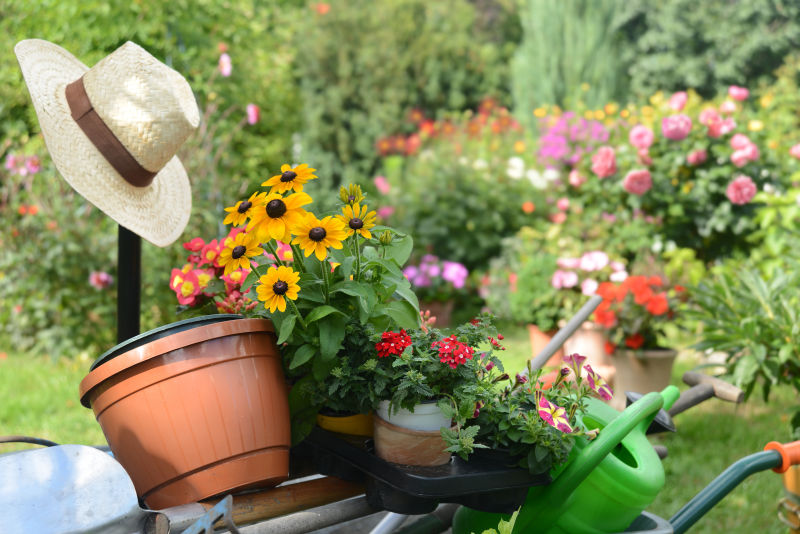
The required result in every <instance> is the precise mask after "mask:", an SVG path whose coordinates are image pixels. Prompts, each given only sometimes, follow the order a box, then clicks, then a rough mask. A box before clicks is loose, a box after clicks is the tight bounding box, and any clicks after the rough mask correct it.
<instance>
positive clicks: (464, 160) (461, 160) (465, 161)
mask: <svg viewBox="0 0 800 534" xmlns="http://www.w3.org/2000/svg"><path fill="white" fill-rule="evenodd" d="M458 164H459V165H464V166H465V167H466V166H467V165H469V160H468V159H467V158H466V157H464V156H461V157H460V158H458Z"/></svg>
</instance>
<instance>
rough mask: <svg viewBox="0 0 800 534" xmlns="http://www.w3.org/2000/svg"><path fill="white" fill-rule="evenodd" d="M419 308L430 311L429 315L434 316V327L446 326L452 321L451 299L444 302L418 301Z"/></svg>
mask: <svg viewBox="0 0 800 534" xmlns="http://www.w3.org/2000/svg"><path fill="white" fill-rule="evenodd" d="M419 309H420V311H422V312H425V311H426V310H428V311H430V312H431V317H436V322H435V323H434V326H435V327H436V328H447V327H448V326H450V324H451V323H452V316H453V301H452V300H446V301H444V302H442V301H439V300H432V301H429V302H420V303H419Z"/></svg>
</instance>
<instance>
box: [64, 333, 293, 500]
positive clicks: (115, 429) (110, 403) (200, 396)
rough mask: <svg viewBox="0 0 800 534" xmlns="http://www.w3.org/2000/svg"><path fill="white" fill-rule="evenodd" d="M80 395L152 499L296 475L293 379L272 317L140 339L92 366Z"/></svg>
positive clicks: (196, 496) (206, 493)
mask: <svg viewBox="0 0 800 534" xmlns="http://www.w3.org/2000/svg"><path fill="white" fill-rule="evenodd" d="M80 395H81V403H82V404H83V405H84V406H87V407H89V406H91V408H92V410H94V413H95V417H96V418H97V421H98V423H100V426H101V428H102V429H103V433H104V434H105V436H106V439H107V440H108V444H109V446H110V447H111V450H112V452H113V453H114V457H115V458H116V459H117V460H118V461H119V462H120V463H121V464H122V466H123V467H124V468H125V470H126V471H127V472H128V474H129V475H130V477H131V479H132V480H133V484H134V486H135V487H136V492H137V495H139V497H141V498H142V499H144V501H145V502H146V503H147V505H148V506H149V507H151V508H154V509H161V508H167V507H170V506H176V505H180V504H186V503H190V502H196V501H198V500H201V499H205V498H208V497H212V496H214V495H217V494H220V493H226V492H232V491H236V490H241V489H245V488H251V487H270V486H274V485H276V484H278V483H280V482H281V481H283V480H285V479H286V478H287V477H288V473H289V445H290V443H291V436H290V428H289V407H288V399H287V393H286V384H285V382H284V378H283V371H282V368H281V359H280V355H279V354H278V350H277V347H276V344H275V333H274V328H273V326H272V323H271V322H269V321H267V320H264V319H239V320H229V321H225V322H220V323H215V324H211V325H206V326H200V327H197V328H193V329H191V330H186V331H182V332H178V333H175V334H172V335H169V336H166V337H163V338H161V339H157V340H155V341H152V342H150V343H146V344H144V345H141V346H138V347H136V348H133V349H131V350H129V351H128V352H125V353H123V354H120V355H118V356H116V357H114V358H113V359H111V360H109V361H107V362H105V363H103V364H102V365H100V366H98V367H97V368H95V369H94V370H93V371H91V372H90V373H89V374H88V375H87V376H86V377H85V378H84V379H83V381H81V385H80Z"/></svg>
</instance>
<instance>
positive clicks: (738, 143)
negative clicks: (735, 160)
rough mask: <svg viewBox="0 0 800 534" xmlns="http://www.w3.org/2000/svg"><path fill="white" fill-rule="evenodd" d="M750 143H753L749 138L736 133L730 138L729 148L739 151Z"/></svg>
mask: <svg viewBox="0 0 800 534" xmlns="http://www.w3.org/2000/svg"><path fill="white" fill-rule="evenodd" d="M752 143H753V142H752V141H751V140H750V138H749V137H747V136H746V135H744V134H740V133H737V134H736V135H734V136H733V137H731V148H732V149H734V150H741V149H743V148H744V147H746V146H747V145H750V144H752Z"/></svg>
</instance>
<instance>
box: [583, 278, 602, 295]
mask: <svg viewBox="0 0 800 534" xmlns="http://www.w3.org/2000/svg"><path fill="white" fill-rule="evenodd" d="M599 286H600V284H598V283H597V280H595V279H593V278H587V279H586V280H584V281H583V282H581V293H583V294H584V295H586V296H589V297H591V296H592V295H594V294H595V292H596V291H597V288H598V287H599Z"/></svg>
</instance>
